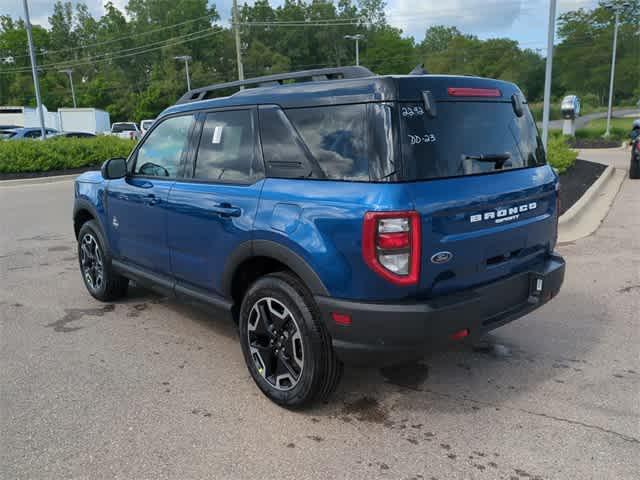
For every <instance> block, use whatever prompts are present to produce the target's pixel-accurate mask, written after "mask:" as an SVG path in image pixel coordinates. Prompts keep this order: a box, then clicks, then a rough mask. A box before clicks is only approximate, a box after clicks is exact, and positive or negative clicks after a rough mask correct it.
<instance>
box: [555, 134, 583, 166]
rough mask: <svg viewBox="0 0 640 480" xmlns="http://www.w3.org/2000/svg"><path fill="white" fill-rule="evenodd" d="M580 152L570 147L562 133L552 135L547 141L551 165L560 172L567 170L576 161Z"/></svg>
mask: <svg viewBox="0 0 640 480" xmlns="http://www.w3.org/2000/svg"><path fill="white" fill-rule="evenodd" d="M577 157H578V152H576V151H574V150H572V149H571V148H569V145H567V142H566V140H565V139H564V138H563V137H562V136H560V135H551V136H549V140H548V143H547V160H548V162H549V165H551V166H552V167H553V168H555V169H557V170H558V172H559V173H564V172H566V171H567V170H568V169H569V168H570V167H572V166H573V164H574V163H576V158H577Z"/></svg>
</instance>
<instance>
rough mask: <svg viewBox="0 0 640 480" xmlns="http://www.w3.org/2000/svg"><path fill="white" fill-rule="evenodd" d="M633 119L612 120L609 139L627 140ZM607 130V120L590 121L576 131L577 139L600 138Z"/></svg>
mask: <svg viewBox="0 0 640 480" xmlns="http://www.w3.org/2000/svg"><path fill="white" fill-rule="evenodd" d="M632 123H633V118H612V119H611V129H610V134H611V135H610V136H609V139H611V140H616V141H620V142H622V141H623V140H626V139H628V138H629V132H630V131H631V124H632ZM606 130H607V119H606V118H599V119H597V120H591V121H590V122H589V123H587V125H585V126H584V127H582V128H580V129H579V130H576V137H577V138H601V137H603V136H604V133H605V132H606Z"/></svg>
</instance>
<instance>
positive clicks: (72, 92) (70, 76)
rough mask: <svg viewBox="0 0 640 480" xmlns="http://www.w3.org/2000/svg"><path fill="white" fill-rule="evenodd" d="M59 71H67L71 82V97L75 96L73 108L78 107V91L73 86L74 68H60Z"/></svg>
mask: <svg viewBox="0 0 640 480" xmlns="http://www.w3.org/2000/svg"><path fill="white" fill-rule="evenodd" d="M58 72H60V73H66V74H67V76H68V77H69V83H70V84H71V98H73V108H78V105H77V103H76V91H75V90H74V88H73V75H72V72H73V70H72V69H71V68H65V69H63V70H58Z"/></svg>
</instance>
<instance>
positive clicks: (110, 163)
mask: <svg viewBox="0 0 640 480" xmlns="http://www.w3.org/2000/svg"><path fill="white" fill-rule="evenodd" d="M100 172H101V173H102V178H104V179H105V180H115V179H116V178H123V177H126V176H127V160H126V159H125V158H122V157H116V158H110V159H109V160H107V161H106V162H104V163H103V164H102V168H101V169H100Z"/></svg>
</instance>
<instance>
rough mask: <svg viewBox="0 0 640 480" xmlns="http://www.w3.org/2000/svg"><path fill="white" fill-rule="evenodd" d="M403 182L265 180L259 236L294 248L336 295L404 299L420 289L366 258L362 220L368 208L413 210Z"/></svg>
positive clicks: (257, 232)
mask: <svg viewBox="0 0 640 480" xmlns="http://www.w3.org/2000/svg"><path fill="white" fill-rule="evenodd" d="M411 208H412V202H411V200H410V198H409V196H408V193H407V191H406V189H405V188H404V186H403V185H401V184H391V183H388V184H387V183H379V184H376V183H360V182H340V181H325V180H290V179H287V180H284V179H274V178H269V179H267V180H266V181H265V185H264V188H263V190H262V197H261V200H260V207H259V209H258V214H257V216H256V221H255V224H254V228H255V231H254V239H255V240H269V241H273V242H276V243H279V244H281V245H283V246H285V247H287V248H289V249H290V250H291V251H293V252H294V253H296V254H298V255H299V256H300V257H302V258H303V259H304V260H305V261H306V262H307V264H308V265H309V266H310V267H311V268H312V269H313V270H314V271H315V272H316V273H317V275H318V276H319V277H320V279H321V281H322V282H323V284H324V286H325V287H326V289H327V290H328V292H329V293H330V295H331V296H333V297H336V298H344V299H367V300H369V301H375V300H399V299H403V298H409V297H411V296H412V295H414V294H415V287H400V286H396V285H393V284H391V283H389V282H387V281H386V280H384V279H382V278H381V277H380V276H378V275H377V274H376V273H374V272H373V271H372V270H371V269H370V268H369V267H368V266H367V265H366V264H365V262H364V260H363V258H362V223H363V219H364V214H365V213H366V212H367V211H375V210H407V209H411Z"/></svg>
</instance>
